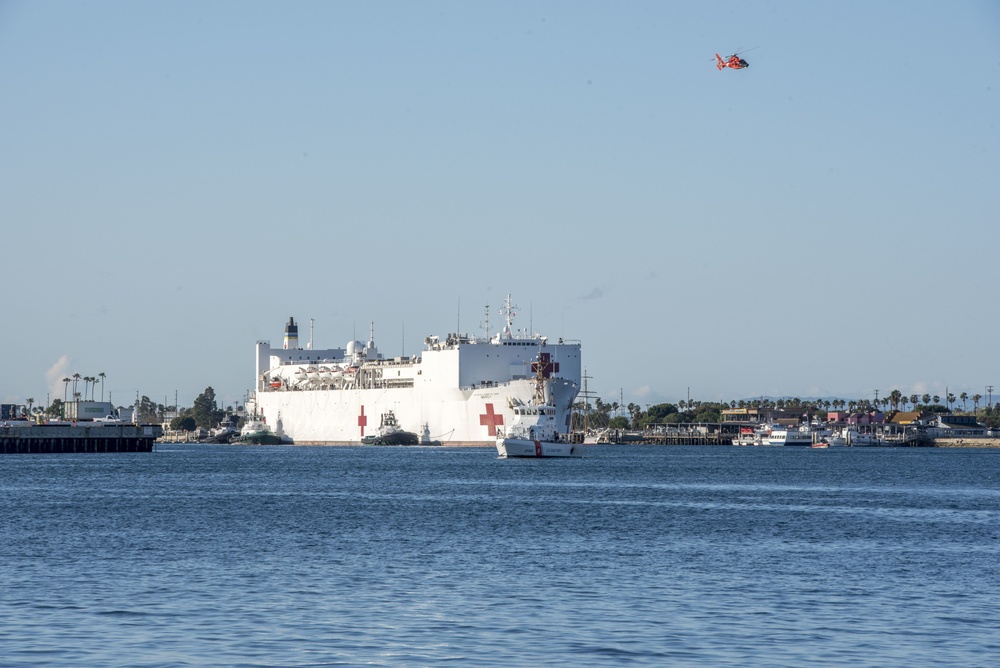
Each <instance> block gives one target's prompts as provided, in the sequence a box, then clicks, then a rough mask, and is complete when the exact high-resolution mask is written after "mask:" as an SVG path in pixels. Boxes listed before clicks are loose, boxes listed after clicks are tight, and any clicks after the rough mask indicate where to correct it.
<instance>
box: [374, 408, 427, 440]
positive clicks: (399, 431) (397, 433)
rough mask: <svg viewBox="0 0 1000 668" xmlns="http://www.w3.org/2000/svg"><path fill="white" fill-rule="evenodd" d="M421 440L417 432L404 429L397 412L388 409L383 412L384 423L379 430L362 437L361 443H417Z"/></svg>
mask: <svg viewBox="0 0 1000 668" xmlns="http://www.w3.org/2000/svg"><path fill="white" fill-rule="evenodd" d="M419 440H420V439H418V438H417V435H416V434H414V433H413V432H410V431H404V430H403V428H402V427H400V426H399V423H398V422H397V421H396V415H395V413H393V412H392V411H387V412H385V413H382V423H381V424H380V425H379V428H378V431H376V432H375V433H374V434H373V435H371V436H365V437H364V438H362V439H361V443H362V445H417V444H418V443H419Z"/></svg>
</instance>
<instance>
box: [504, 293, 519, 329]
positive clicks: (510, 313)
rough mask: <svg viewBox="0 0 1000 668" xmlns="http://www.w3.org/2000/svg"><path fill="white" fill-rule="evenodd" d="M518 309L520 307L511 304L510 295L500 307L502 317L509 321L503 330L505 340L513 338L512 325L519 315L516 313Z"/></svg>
mask: <svg viewBox="0 0 1000 668" xmlns="http://www.w3.org/2000/svg"><path fill="white" fill-rule="evenodd" d="M516 308H518V307H517V306H514V305H513V304H512V303H511V300H510V294H508V295H507V298H506V299H504V300H503V306H501V307H500V315H502V316H503V317H504V319H505V320H506V321H507V325H506V326H505V327H504V329H503V338H505V339H510V338H513V334H512V333H511V332H512V331H513V330H512V329H511V324H512V323H513V322H514V316H516V315H517V312H515V311H514V309H516Z"/></svg>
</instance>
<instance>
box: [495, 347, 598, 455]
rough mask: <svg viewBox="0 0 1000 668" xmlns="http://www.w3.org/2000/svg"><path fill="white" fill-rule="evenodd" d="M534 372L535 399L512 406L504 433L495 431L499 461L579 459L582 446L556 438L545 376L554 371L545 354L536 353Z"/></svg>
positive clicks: (560, 436) (563, 436) (567, 438)
mask: <svg viewBox="0 0 1000 668" xmlns="http://www.w3.org/2000/svg"><path fill="white" fill-rule="evenodd" d="M531 368H532V370H533V371H534V372H535V396H534V398H533V399H532V401H531V402H529V403H527V404H520V405H512V406H511V409H512V410H513V411H514V423H513V424H512V425H511V426H510V429H508V430H507V432H506V433H504V432H503V431H501V430H498V431H497V452H498V453H499V454H500V456H501V457H582V456H583V444H581V443H573V442H572V439H571V438H570V436H569V434H560V433H559V426H558V424H557V422H556V406H555V403H554V401H553V398H552V392H551V391H550V389H549V375H550V373H551V371H553V370H558V367H557V366H555V365H553V363H552V361H551V359H550V356H549V353H539V354H538V358H537V359H536V360H535V361H534V362H532V363H531Z"/></svg>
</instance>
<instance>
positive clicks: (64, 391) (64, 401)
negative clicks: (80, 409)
mask: <svg viewBox="0 0 1000 668" xmlns="http://www.w3.org/2000/svg"><path fill="white" fill-rule="evenodd" d="M68 389H69V378H63V403H66V390H68Z"/></svg>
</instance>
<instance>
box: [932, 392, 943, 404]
mask: <svg viewBox="0 0 1000 668" xmlns="http://www.w3.org/2000/svg"><path fill="white" fill-rule="evenodd" d="M933 399H934V403H936V404H940V403H941V397H939V396H938V395H936V394H935V395H934V397H933Z"/></svg>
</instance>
